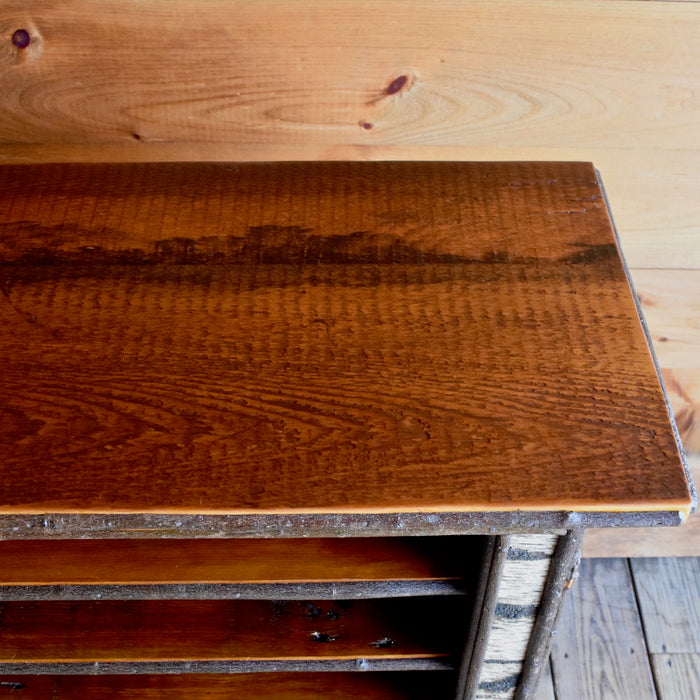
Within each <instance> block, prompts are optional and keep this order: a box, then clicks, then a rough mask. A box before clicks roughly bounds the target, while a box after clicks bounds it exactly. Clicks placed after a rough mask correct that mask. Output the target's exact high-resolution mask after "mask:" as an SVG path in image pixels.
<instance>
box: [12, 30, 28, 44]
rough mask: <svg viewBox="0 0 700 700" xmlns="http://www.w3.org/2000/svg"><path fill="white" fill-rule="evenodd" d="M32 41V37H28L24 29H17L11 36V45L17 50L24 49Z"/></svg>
mask: <svg viewBox="0 0 700 700" xmlns="http://www.w3.org/2000/svg"><path fill="white" fill-rule="evenodd" d="M31 41H32V37H31V36H29V32H28V31H27V30H26V29H18V30H17V31H16V32H15V33H14V34H13V35H12V43H13V44H14V45H15V46H16V47H17V48H18V49H26V48H27V46H29V44H30V43H31Z"/></svg>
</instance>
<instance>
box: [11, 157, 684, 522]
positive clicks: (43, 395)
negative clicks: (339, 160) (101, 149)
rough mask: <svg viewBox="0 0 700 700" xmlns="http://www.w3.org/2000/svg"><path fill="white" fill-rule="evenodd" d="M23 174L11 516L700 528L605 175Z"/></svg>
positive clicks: (203, 169)
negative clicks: (601, 182)
mask: <svg viewBox="0 0 700 700" xmlns="http://www.w3.org/2000/svg"><path fill="white" fill-rule="evenodd" d="M0 177H1V179H2V183H1V185H2V186H1V187H0V192H1V194H0V196H1V197H2V203H3V206H2V207H0V211H1V212H2V217H3V218H2V238H1V241H2V248H1V249H0V255H1V256H2V260H3V273H4V274H3V280H2V284H3V290H4V294H3V296H4V299H3V303H2V305H0V310H1V313H2V319H3V332H2V337H1V345H0V352H1V354H2V362H3V368H4V371H3V375H2V379H1V381H2V391H3V393H4V396H5V397H6V400H5V401H4V403H3V406H2V412H3V423H2V444H1V449H2V460H3V469H4V473H3V481H2V492H1V493H0V503H1V504H2V510H3V511H5V512H19V513H22V512H46V511H47V510H50V511H55V512H61V511H63V512H70V511H81V512H90V511H93V512H109V511H124V512H142V511H145V512H159V511H165V512H168V511H169V512H203V513H207V512H209V513H213V512H229V513H231V512H232V513H235V512H256V511H258V512H259V511H263V512H270V513H275V512H279V511H284V512H294V511H311V512H314V511H317V512H324V511H341V512H358V511H359V512H372V511H374V512H381V511H388V512H392V511H411V510H424V511H425V510H428V511H430V510H433V511H449V510H465V511H477V510H486V511H489V510H503V511H507V510H517V509H529V510H560V509H561V510H581V511H605V510H618V511H626V510H631V511H635V510H659V511H663V510H687V509H688V508H689V507H690V497H689V494H688V490H687V485H686V483H685V481H684V476H683V473H682V470H681V467H680V461H679V457H678V451H677V447H676V444H675V441H674V437H673V435H672V433H671V430H670V427H669V420H668V416H667V413H666V409H665V405H664V402H663V398H662V394H661V390H660V386H659V383H658V380H657V377H656V375H655V372H654V369H653V367H652V365H651V362H650V358H649V354H648V349H647V345H646V341H645V339H644V337H643V334H642V331H641V326H640V323H639V319H638V316H637V312H636V308H635V305H634V302H633V299H632V296H631V294H630V291H629V288H628V283H627V279H626V277H625V274H624V271H623V268H622V266H621V264H620V260H619V257H618V252H617V248H616V245H615V240H614V237H613V233H612V230H611V228H610V222H609V219H608V214H607V211H606V208H605V206H604V203H603V201H602V199H601V192H600V189H599V186H598V184H597V180H596V175H595V172H594V171H593V169H592V168H591V167H590V166H589V165H585V164H488V165H487V164H410V163H407V164H362V163H354V164H352V163H348V164H278V165H275V166H272V165H267V166H253V165H249V166H243V165H241V166H215V165H211V166H207V165H164V166H157V165H153V166H117V165H111V166H56V167H52V166H43V167H39V168H34V167H29V166H25V167H8V168H5V169H3V170H2V172H1V173H0ZM47 466H48V467H49V468H48V471H47Z"/></svg>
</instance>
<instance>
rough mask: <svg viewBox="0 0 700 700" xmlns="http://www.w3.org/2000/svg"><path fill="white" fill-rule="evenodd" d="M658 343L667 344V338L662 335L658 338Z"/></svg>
mask: <svg viewBox="0 0 700 700" xmlns="http://www.w3.org/2000/svg"><path fill="white" fill-rule="evenodd" d="M659 342H660V343H668V338H667V337H666V336H665V335H662V336H661V337H660V338H659Z"/></svg>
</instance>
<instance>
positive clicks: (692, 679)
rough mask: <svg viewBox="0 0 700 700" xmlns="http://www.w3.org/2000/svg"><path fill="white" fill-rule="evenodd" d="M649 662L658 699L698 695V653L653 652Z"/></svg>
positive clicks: (699, 657) (699, 656)
mask: <svg viewBox="0 0 700 700" xmlns="http://www.w3.org/2000/svg"><path fill="white" fill-rule="evenodd" d="M651 662H652V669H653V671H654V679H655V681H656V687H657V690H658V699H659V700H679V699H680V698H696V697H698V692H700V654H654V655H653V656H652V657H651ZM639 700H642V698H639Z"/></svg>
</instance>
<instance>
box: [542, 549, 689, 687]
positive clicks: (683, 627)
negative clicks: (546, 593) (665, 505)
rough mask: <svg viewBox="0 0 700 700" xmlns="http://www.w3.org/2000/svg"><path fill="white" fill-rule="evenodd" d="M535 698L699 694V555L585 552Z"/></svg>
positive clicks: (565, 604)
mask: <svg viewBox="0 0 700 700" xmlns="http://www.w3.org/2000/svg"><path fill="white" fill-rule="evenodd" d="M557 629H558V632H557V635H556V636H555V641H554V646H553V649H552V654H551V657H550V663H549V667H548V668H546V669H545V674H544V676H543V677H542V679H541V682H540V687H539V689H538V694H537V696H536V700H598V699H601V700H602V699H605V700H608V699H609V700H656V699H658V700H694V699H695V698H700V557H678V558H647V559H584V560H583V562H582V564H581V568H580V576H579V579H578V581H577V583H576V584H575V585H574V587H573V588H572V589H571V591H569V593H568V597H567V598H566V600H565V603H564V609H563V612H562V617H561V619H560V622H559V624H558V625H557Z"/></svg>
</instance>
